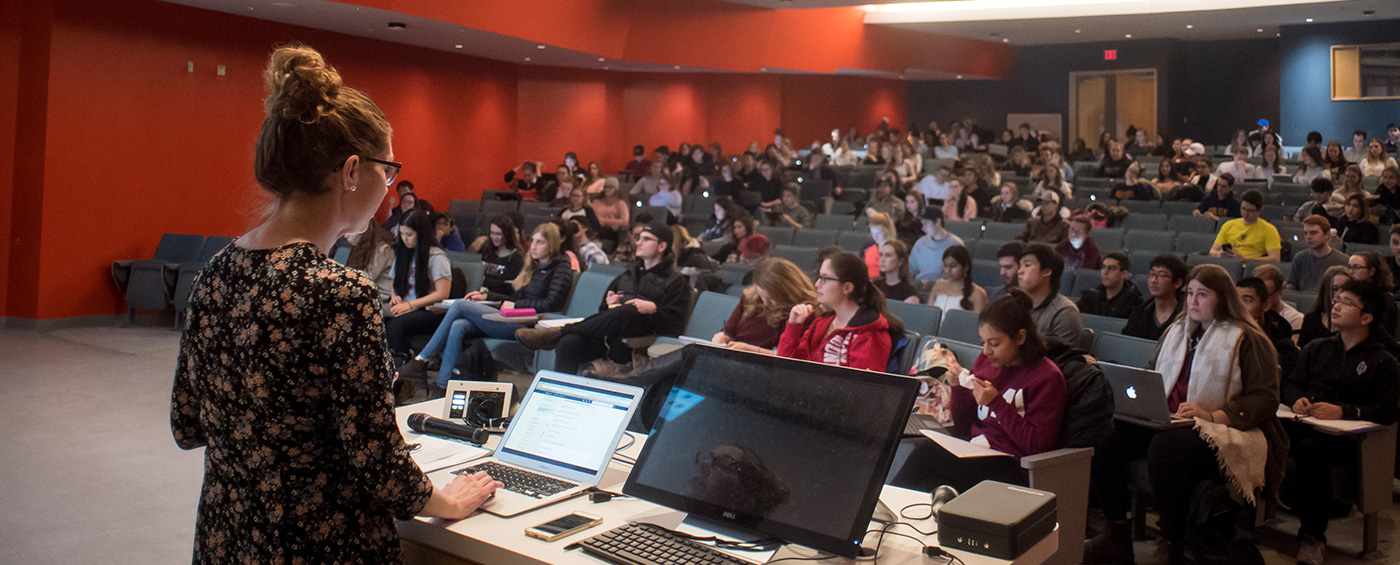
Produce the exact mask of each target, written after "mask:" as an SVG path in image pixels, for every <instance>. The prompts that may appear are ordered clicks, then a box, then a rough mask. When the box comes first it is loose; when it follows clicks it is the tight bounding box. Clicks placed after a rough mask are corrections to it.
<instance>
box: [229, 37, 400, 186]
mask: <svg viewBox="0 0 1400 565" xmlns="http://www.w3.org/2000/svg"><path fill="white" fill-rule="evenodd" d="M263 81H264V83H265V86H266V88H267V93H268V95H267V99H266V100H264V101H263V110H264V111H265V112H266V113H267V118H266V119H264V120H263V123H262V129H261V130H260V131H259V132H258V141H257V147H256V148H255V150H254V153H253V175H254V177H255V178H257V180H258V184H259V185H261V186H262V187H263V188H264V189H266V190H267V191H269V192H272V193H273V194H276V195H277V196H279V197H281V198H287V197H290V196H293V195H295V194H297V193H305V194H310V195H313V196H314V195H318V194H321V193H324V192H325V191H326V190H327V188H328V187H327V186H326V177H327V176H328V175H330V174H331V173H332V172H334V171H337V170H339V169H340V167H342V166H344V164H345V161H346V159H348V158H350V157H351V156H352V155H358V156H360V158H361V159H363V158H365V157H371V156H375V155H380V154H383V153H384V152H385V151H387V150H388V149H389V138H390V136H392V135H393V129H392V128H391V127H389V120H388V119H386V118H385V117H384V112H383V111H381V110H380V109H379V107H378V106H376V105H375V104H374V101H373V100H370V99H369V97H368V96H365V95H364V94H363V93H361V92H360V91H358V90H355V89H353V88H350V87H348V86H345V85H344V84H343V83H342V82H341V79H340V73H338V72H336V70H335V68H334V67H331V66H330V65H329V64H327V63H326V60H325V59H324V58H322V57H321V54H320V53H318V52H317V51H316V50H315V49H312V48H310V47H307V46H305V45H289V46H285V47H279V48H277V50H276V51H273V52H272V56H271V57H269V58H268V61H267V68H266V69H265V70H264V71H263Z"/></svg>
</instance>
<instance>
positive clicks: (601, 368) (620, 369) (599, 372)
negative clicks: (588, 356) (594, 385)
mask: <svg viewBox="0 0 1400 565" xmlns="http://www.w3.org/2000/svg"><path fill="white" fill-rule="evenodd" d="M631 372H632V365H631V364H622V363H618V362H615V361H612V360H609V359H598V360H596V361H589V362H588V365H587V366H585V367H584V369H583V376H585V377H588V378H590V379H604V380H612V379H616V378H617V377H620V376H622V375H626V374H627V373H631Z"/></svg>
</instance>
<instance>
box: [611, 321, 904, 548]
mask: <svg viewBox="0 0 1400 565" xmlns="http://www.w3.org/2000/svg"><path fill="white" fill-rule="evenodd" d="M686 352H687V353H686V356H687V359H686V362H685V366H684V369H683V371H684V372H683V373H682V375H681V376H680V378H679V379H678V380H677V381H676V383H675V386H674V387H673V388H672V389H671V394H670V396H669V397H668V398H667V403H666V405H665V406H664V407H663V408H662V411H661V413H660V415H659V416H658V418H657V422H656V427H655V429H654V430H653V431H652V434H651V437H650V438H648V439H647V443H646V445H645V446H644V448H643V451H642V453H641V455H640V456H639V457H638V458H637V464H636V466H635V468H634V469H633V471H632V474H631V475H630V476H629V478H628V481H627V485H626V487H625V488H624V490H623V492H625V493H627V494H630V495H633V496H638V497H640V498H643V499H646V500H649V501H651V502H655V503H658V504H662V505H665V506H669V507H672V508H675V509H678V510H683V511H685V512H688V513H690V514H692V515H698V516H700V517H703V518H707V519H711V520H716V521H720V522H723V523H726V524H731V525H734V526H738V527H742V528H748V529H752V530H755V531H759V532H762V533H765V534H769V535H772V536H774V537H778V538H780V539H785V540H788V541H792V542H796V543H800V544H803V545H807V546H810V547H814V548H817V549H822V550H825V551H830V552H833V553H837V554H840V555H846V556H851V555H854V554H855V553H856V552H857V551H858V550H859V541H860V539H861V537H862V536H863V534H864V532H865V530H866V528H867V527H868V526H869V522H870V516H871V512H872V511H873V510H874V507H875V502H876V500H877V499H878V496H879V493H880V490H881V488H882V486H883V483H884V478H885V475H886V473H887V472H888V471H889V466H890V462H891V459H892V458H893V454H894V450H895V447H896V446H897V444H898V441H899V437H900V433H901V432H902V430H903V428H904V422H905V420H906V419H908V417H909V412H910V410H911V408H912V406H913V402H914V396H915V395H916V393H917V391H918V381H916V380H914V379H909V378H903V377H899V376H895V375H889V374H884V373H874V372H869V371H859V370H854V369H846V368H841V367H834V366H831V365H822V364H817V363H808V362H805V361H795V360H791V359H783V358H780V357H773V356H768V355H757V354H748V353H742V352H737V351H732V350H728V349H722V348H716V347H705V346H699V345H692V346H688V347H687V348H686Z"/></svg>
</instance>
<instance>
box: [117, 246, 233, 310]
mask: <svg viewBox="0 0 1400 565" xmlns="http://www.w3.org/2000/svg"><path fill="white" fill-rule="evenodd" d="M232 242H233V238H232V237H226V236H219V235H214V236H209V237H207V238H206V237H205V236H202V235H192V234H179V233H167V234H164V235H162V236H161V238H160V243H159V244H157V246H156V252H155V255H154V256H152V257H151V258H150V259H134V260H122V261H114V262H112V267H111V274H112V282H113V283H114V284H115V285H116V286H117V290H118V291H120V292H122V293H124V294H125V295H126V315H127V321H128V323H130V322H131V321H132V320H133V319H134V318H135V316H136V311H137V310H161V311H163V310H166V309H168V308H170V307H172V306H173V307H174V308H175V327H176V328H179V327H180V321H181V316H182V315H183V314H184V311H185V309H186V308H187V307H188V306H189V293H190V288H191V287H192V286H193V285H194V278H195V275H196V274H197V273H198V272H199V270H200V269H202V268H204V265H205V264H207V263H208V262H209V260H210V259H212V258H213V257H214V255H215V254H217V253H218V252H219V251H221V250H223V248H224V247H227V246H228V244H229V243H232Z"/></svg>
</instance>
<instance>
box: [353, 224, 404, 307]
mask: <svg viewBox="0 0 1400 565" xmlns="http://www.w3.org/2000/svg"><path fill="white" fill-rule="evenodd" d="M345 239H346V240H348V241H349V242H350V245H351V247H350V256H349V258H347V259H346V260H345V266H346V267H350V268H351V269H359V270H361V271H364V272H365V276H368V277H369V280H372V281H374V286H376V287H379V301H380V302H382V303H384V312H385V313H386V314H387V313H388V312H389V298H390V297H391V296H393V292H394V290H393V286H394V276H393V274H392V273H391V272H390V268H391V267H393V265H394V237H393V236H391V235H389V232H388V231H385V229H384V228H382V227H380V226H379V222H376V221H374V220H370V221H369V222H368V224H367V225H366V226H365V231H362V232H360V233H352V234H349V235H346V236H345Z"/></svg>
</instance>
